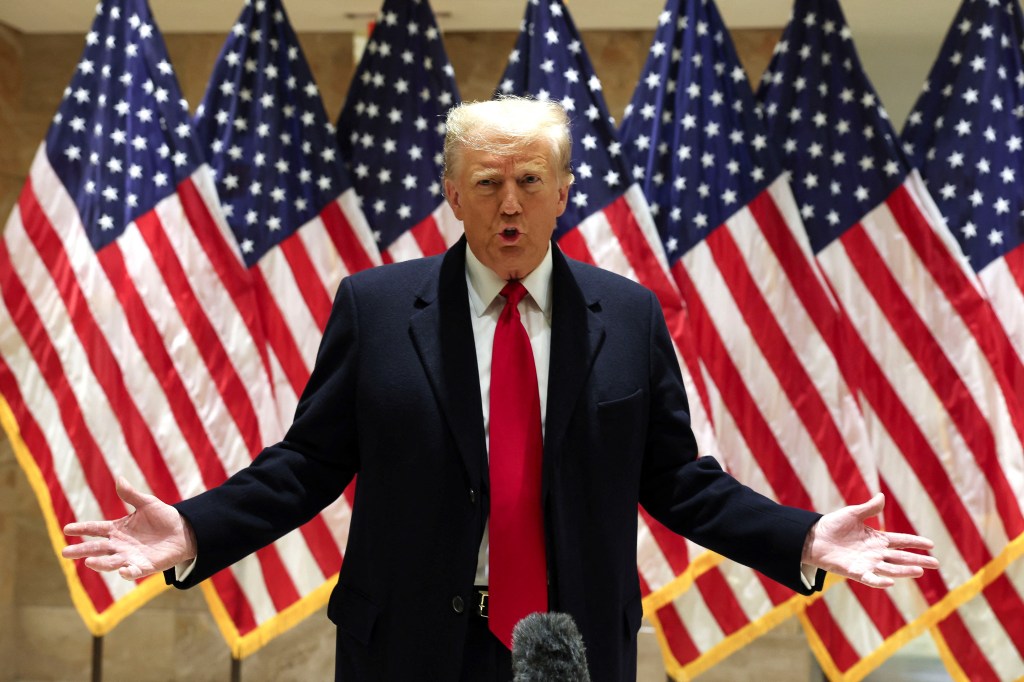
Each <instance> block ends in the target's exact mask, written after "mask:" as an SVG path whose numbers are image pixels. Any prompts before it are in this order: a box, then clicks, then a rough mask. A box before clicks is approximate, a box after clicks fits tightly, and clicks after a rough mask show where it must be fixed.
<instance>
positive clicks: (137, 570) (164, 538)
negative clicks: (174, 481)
mask: <svg viewBox="0 0 1024 682" xmlns="http://www.w3.org/2000/svg"><path fill="white" fill-rule="evenodd" d="M117 495H118V497H120V498H121V499H122V500H124V501H125V502H126V503H127V504H129V505H131V506H132V507H134V508H135V511H133V512H132V513H131V514H129V515H128V516H124V517H122V518H120V519H117V520H115V521H82V522H80V523H69V524H68V525H66V526H64V534H65V535H72V536H89V537H94V538H97V539H95V540H86V541H84V542H80V543H77V544H74V545H68V546H67V547H65V548H64V550H63V551H62V552H61V555H62V556H63V557H64V558H65V559H83V558H84V559H85V565H86V566H88V567H89V568H91V569H93V570H94V571H117V572H118V574H119V575H120V576H121V577H122V578H124V579H125V580H138V579H139V578H144V577H146V576H147V575H152V574H153V573H159V572H161V571H164V570H166V569H168V568H172V567H174V566H176V565H178V564H180V563H182V562H184V561H188V560H190V559H193V558H195V556H196V539H195V534H194V533H193V532H192V528H191V527H190V526H189V525H188V522H187V521H186V520H185V518H184V517H183V516H182V515H181V514H179V513H178V510H177V509H175V508H174V507H172V506H170V505H169V504H165V503H163V502H161V501H160V500H159V499H157V498H156V497H154V496H153V495H146V494H145V493H140V492H139V491H137V490H135V489H134V488H133V487H131V485H129V483H128V481H126V480H125V479H124V478H118V480H117Z"/></svg>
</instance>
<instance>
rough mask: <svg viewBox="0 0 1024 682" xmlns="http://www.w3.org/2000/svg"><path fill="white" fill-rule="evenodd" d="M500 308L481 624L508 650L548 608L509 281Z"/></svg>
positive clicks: (514, 293)
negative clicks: (516, 632) (484, 619)
mask: <svg viewBox="0 0 1024 682" xmlns="http://www.w3.org/2000/svg"><path fill="white" fill-rule="evenodd" d="M501 295H502V296H504V297H505V299H506V300H505V308H504V309H503V310H502V311H501V316H500V317H499V318H498V326H497V328H496V329H495V331H494V349H493V352H492V354H491V413H490V471H491V510H490V521H489V524H490V530H489V534H490V540H489V542H490V550H489V551H490V558H489V573H490V578H489V585H488V590H489V592H490V596H489V602H488V607H487V611H488V623H489V625H490V628H491V632H493V633H494V635H495V636H496V637H497V638H498V639H500V640H501V641H502V642H504V643H505V646H507V647H508V648H509V649H511V648H512V628H513V627H515V624H516V623H518V622H519V621H520V620H521V619H522V618H524V617H526V616H528V615H530V614H531V613H534V612H536V611H541V612H543V611H547V609H548V586H547V562H546V560H545V558H544V516H543V514H542V511H541V501H540V475H541V473H540V472H541V454H542V451H543V449H544V444H543V438H542V437H541V425H540V393H539V391H538V390H537V367H536V365H535V364H534V360H533V349H532V348H531V347H530V337H529V335H528V334H527V333H526V328H525V327H523V323H522V321H521V320H520V319H519V308H518V305H519V301H521V300H522V299H523V296H525V295H526V289H525V288H523V285H522V284H521V283H519V282H516V281H513V282H509V283H508V284H506V285H505V288H504V289H502V290H501Z"/></svg>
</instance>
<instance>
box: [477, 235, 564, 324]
mask: <svg viewBox="0 0 1024 682" xmlns="http://www.w3.org/2000/svg"><path fill="white" fill-rule="evenodd" d="M552 270H553V265H552V261H551V245H550V244H549V245H548V251H547V253H546V254H544V259H543V260H542V261H541V262H540V265H538V266H537V267H536V268H534V269H533V272H531V273H530V274H528V275H527V276H526V277H524V278H523V279H522V283H523V286H524V287H526V291H527V292H528V293H529V294H530V298H532V299H533V301H534V303H536V304H537V306H538V307H539V308H540V310H541V312H543V313H544V316H545V317H547V318H549V319H550V318H551V273H552ZM466 282H467V283H468V284H469V304H470V307H471V308H472V309H473V314H474V315H476V316H477V317H480V316H481V315H483V314H484V313H485V312H486V311H487V308H489V307H490V305H491V303H493V302H494V299H495V298H497V297H498V295H499V294H500V293H501V290H502V288H504V286H505V280H503V279H502V278H500V277H498V275H497V274H496V273H495V272H494V270H491V269H490V268H489V267H487V266H486V265H484V264H483V263H481V262H480V260H479V259H478V258H477V257H476V255H475V254H474V253H473V250H472V249H470V248H469V247H468V246H467V247H466ZM503 305H504V304H503Z"/></svg>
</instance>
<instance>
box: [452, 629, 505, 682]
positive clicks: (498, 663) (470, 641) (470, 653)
mask: <svg viewBox="0 0 1024 682" xmlns="http://www.w3.org/2000/svg"><path fill="white" fill-rule="evenodd" d="M460 680H461V682H511V680H512V652H511V651H509V650H508V649H506V648H505V645H504V644H502V643H501V640H499V639H498V638H497V637H495V636H494V634H493V633H491V631H490V629H489V628H488V627H487V619H486V618H481V617H480V616H476V615H470V616H469V627H467V628H466V648H465V653H464V654H463V656H462V677H461V678H460Z"/></svg>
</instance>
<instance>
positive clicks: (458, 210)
mask: <svg viewBox="0 0 1024 682" xmlns="http://www.w3.org/2000/svg"><path fill="white" fill-rule="evenodd" d="M444 198H445V200H446V201H447V202H448V205H449V206H451V207H452V213H454V214H455V217H456V218H458V219H459V220H462V203H461V200H462V197H460V196H459V190H458V188H457V187H456V186H455V183H454V182H452V181H451V180H450V179H448V178H445V179H444Z"/></svg>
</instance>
